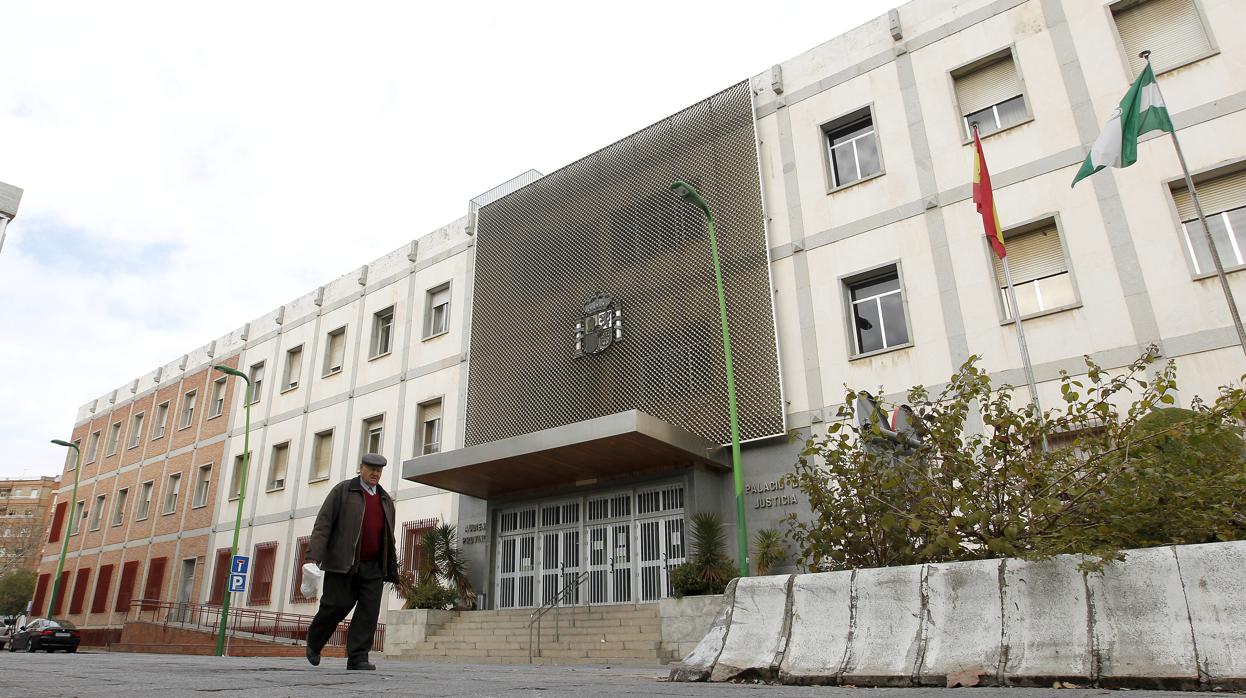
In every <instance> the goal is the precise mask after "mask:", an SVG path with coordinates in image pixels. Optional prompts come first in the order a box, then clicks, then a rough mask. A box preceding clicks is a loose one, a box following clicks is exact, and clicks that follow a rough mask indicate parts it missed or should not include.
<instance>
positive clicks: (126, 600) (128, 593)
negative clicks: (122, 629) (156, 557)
mask: <svg viewBox="0 0 1246 698" xmlns="http://www.w3.org/2000/svg"><path fill="white" fill-rule="evenodd" d="M138 566H139V561H138V560H130V561H129V562H127V563H125V564H124V565H122V567H121V582H120V583H119V584H117V601H116V603H114V604H113V607H112V610H114V611H116V612H118V613H129V612H130V602H131V601H133V600H134V583H135V580H136V579H138Z"/></svg>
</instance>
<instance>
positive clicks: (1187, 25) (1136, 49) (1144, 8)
mask: <svg viewBox="0 0 1246 698" xmlns="http://www.w3.org/2000/svg"><path fill="white" fill-rule="evenodd" d="M1112 20H1113V21H1115V22H1116V31H1117V33H1119V34H1120V37H1121V44H1122V45H1123V46H1124V47H1125V57H1126V58H1127V59H1129V68H1130V70H1131V71H1132V74H1133V75H1137V74H1138V73H1141V72H1142V68H1143V66H1145V65H1146V61H1145V60H1143V59H1142V58H1141V57H1139V56H1138V54H1139V53H1142V52H1143V51H1144V50H1147V49H1154V50H1155V54H1154V55H1152V56H1151V67H1152V68H1153V69H1154V70H1155V72H1156V73H1162V72H1164V71H1165V70H1171V69H1173V68H1177V67H1180V66H1183V65H1185V64H1187V63H1191V62H1193V61H1196V60H1198V59H1200V58H1204V57H1206V56H1209V55H1211V53H1212V47H1211V38H1210V37H1209V36H1208V34H1207V26H1206V25H1205V24H1204V23H1203V18H1202V16H1201V15H1200V14H1199V11H1198V8H1197V7H1195V6H1194V0H1141V2H1138V1H1136V0H1127V1H1123V2H1118V3H1116V4H1115V5H1113V6H1112ZM1161 49H1162V50H1161Z"/></svg>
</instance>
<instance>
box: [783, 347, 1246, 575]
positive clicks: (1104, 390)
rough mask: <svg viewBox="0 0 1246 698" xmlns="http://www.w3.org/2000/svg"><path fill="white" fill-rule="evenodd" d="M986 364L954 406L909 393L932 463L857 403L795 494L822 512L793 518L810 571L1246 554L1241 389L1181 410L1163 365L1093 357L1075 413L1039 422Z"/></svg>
mask: <svg viewBox="0 0 1246 698" xmlns="http://www.w3.org/2000/svg"><path fill="white" fill-rule="evenodd" d="M976 361H977V357H973V358H971V359H970V360H969V361H968V362H966V363H965V364H964V365H963V366H961V367H960V369H959V370H957V372H956V374H955V375H953V376H952V378H951V380H950V381H949V382H948V384H947V386H946V387H945V388H944V389H943V390H941V391H940V393H939V394H938V395H931V394H929V392H928V391H927V390H926V389H925V388H923V387H921V386H917V387H914V388H912V389H911V390H909V392H908V398H907V401H908V403H909V405H910V406H911V407H912V409H913V411H914V413H915V414H916V420H915V421H916V424H917V430H918V436H919V438H918V441H919V442H920V445H918V446H916V447H913V446H898V445H894V444H892V443H891V442H889V441H888V440H887V439H886V438H884V436H883V434H882V432H881V430H880V428H879V426H878V424H877V423H873V422H871V423H870V424H869V425H867V426H863V427H858V426H857V423H856V419H855V418H856V415H855V414H854V413H853V405H854V402H855V399H856V397H857V393H856V392H855V391H853V390H851V389H849V390H848V391H847V394H846V395H845V398H844V407H842V408H841V409H840V410H839V413H838V415H837V419H836V420H834V421H833V422H832V423H830V424H829V425H828V429H827V435H826V436H825V437H824V438H821V439H811V440H810V441H809V442H808V443H807V444H806V448H805V449H804V451H803V452H802V454H801V457H800V460H799V462H798V463H797V464H796V467H795V470H794V472H792V473H790V474H789V475H787V476H786V478H785V482H786V483H787V484H788V485H789V486H793V487H796V488H798V489H800V490H801V491H802V492H803V493H804V494H805V495H806V497H807V498H808V501H809V502H810V506H811V509H812V512H813V518H812V520H808V521H801V520H799V519H797V518H796V517H795V516H789V517H788V524H789V536H790V537H791V538H792V539H793V541H794V542H795V543H796V544H797V546H798V548H799V550H800V559H801V561H802V562H803V563H804V565H806V566H807V567H809V568H814V569H847V568H852V567H879V566H887V565H904V564H917V563H925V562H941V561H951V560H973V559H983V558H994V557H1006V556H1017V557H1024V558H1043V557H1049V556H1052V555H1057V554H1062V553H1082V554H1088V555H1090V556H1092V557H1091V558H1090V559H1089V561H1088V562H1087V563H1086V564H1085V565H1084V567H1085V568H1088V569H1092V568H1096V567H1101V566H1102V565H1103V564H1106V563H1107V562H1108V561H1110V560H1112V559H1117V558H1119V557H1120V551H1121V550H1123V549H1126V548H1133V547H1145V546H1153V545H1166V544H1170V543H1191V542H1204V541H1213V540H1229V539H1238V538H1246V518H1244V515H1243V513H1242V512H1243V505H1244V504H1246V468H1244V466H1243V459H1244V455H1246V449H1244V448H1243V444H1242V440H1241V438H1240V434H1239V432H1240V427H1239V425H1240V424H1241V422H1242V419H1243V417H1246V391H1244V390H1243V389H1242V388H1241V387H1240V386H1228V387H1222V388H1221V389H1220V390H1219V394H1218V395H1217V396H1216V398H1215V399H1214V400H1213V401H1211V402H1210V403H1206V402H1204V401H1202V400H1200V399H1198V398H1195V400H1194V402H1193V404H1192V406H1191V409H1189V410H1177V409H1172V408H1170V407H1169V406H1171V405H1173V404H1175V402H1176V399H1175V396H1174V392H1175V390H1176V387H1177V383H1176V368H1175V365H1174V364H1173V362H1171V361H1169V362H1167V363H1166V364H1164V365H1162V366H1154V365H1153V364H1154V362H1155V352H1154V350H1153V349H1152V350H1151V351H1148V352H1147V353H1146V354H1144V355H1143V356H1142V357H1140V358H1139V359H1138V360H1137V361H1135V362H1133V363H1132V364H1131V365H1129V366H1127V367H1125V368H1124V369H1122V370H1117V371H1112V372H1109V371H1107V370H1105V369H1103V368H1101V367H1099V366H1098V365H1097V364H1095V363H1094V362H1093V361H1092V360H1090V359H1089V358H1088V357H1087V358H1086V360H1085V361H1086V372H1085V374H1084V375H1083V376H1079V377H1077V378H1075V377H1073V376H1070V375H1069V374H1067V373H1062V375H1061V380H1060V394H1061V402H1062V403H1063V404H1062V405H1060V406H1059V407H1057V408H1054V409H1049V410H1047V411H1046V412H1045V413H1044V414H1042V415H1038V414H1035V413H1034V412H1033V411H1032V410H1031V409H1030V408H1029V406H1028V401H1027V402H1022V400H1024V399H1025V398H1028V393H1025V394H1023V395H1018V396H1015V399H1014V395H1013V389H1012V387H1011V386H1007V385H1004V386H1001V387H998V388H994V387H992V386H991V383H990V379H989V377H988V376H987V374H986V373H985V372H984V371H983V370H981V369H980V368H978V367H977V366H976V365H975V364H976ZM1016 403H1022V404H1023V405H1024V406H1022V407H1017V406H1016Z"/></svg>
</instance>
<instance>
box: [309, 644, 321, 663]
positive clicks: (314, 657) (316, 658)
mask: <svg viewBox="0 0 1246 698" xmlns="http://www.w3.org/2000/svg"><path fill="white" fill-rule="evenodd" d="M307 663H308V664H311V665H312V666H320V653H319V652H312V648H311V645H308V646H307Z"/></svg>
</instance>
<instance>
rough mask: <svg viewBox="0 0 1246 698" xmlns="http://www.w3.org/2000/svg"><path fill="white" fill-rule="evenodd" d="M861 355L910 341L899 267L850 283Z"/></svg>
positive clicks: (857, 348)
mask: <svg viewBox="0 0 1246 698" xmlns="http://www.w3.org/2000/svg"><path fill="white" fill-rule="evenodd" d="M848 291H849V299H850V302H851V306H852V315H851V317H852V324H853V332H854V335H855V340H856V352H855V353H857V354H868V353H869V352H872V351H879V350H881V349H889V348H891V347H895V346H900V345H901V344H906V343H908V341H909V331H908V325H907V323H906V322H905V319H904V298H903V294H902V291H901V289H900V276H899V273H898V272H897V270H896V268H895V267H889V268H887V269H886V270H885V271H883V272H882V273H881V274H879V275H875V276H871V277H868V278H865V279H861V280H858V281H852V282H849V283H848Z"/></svg>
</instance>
